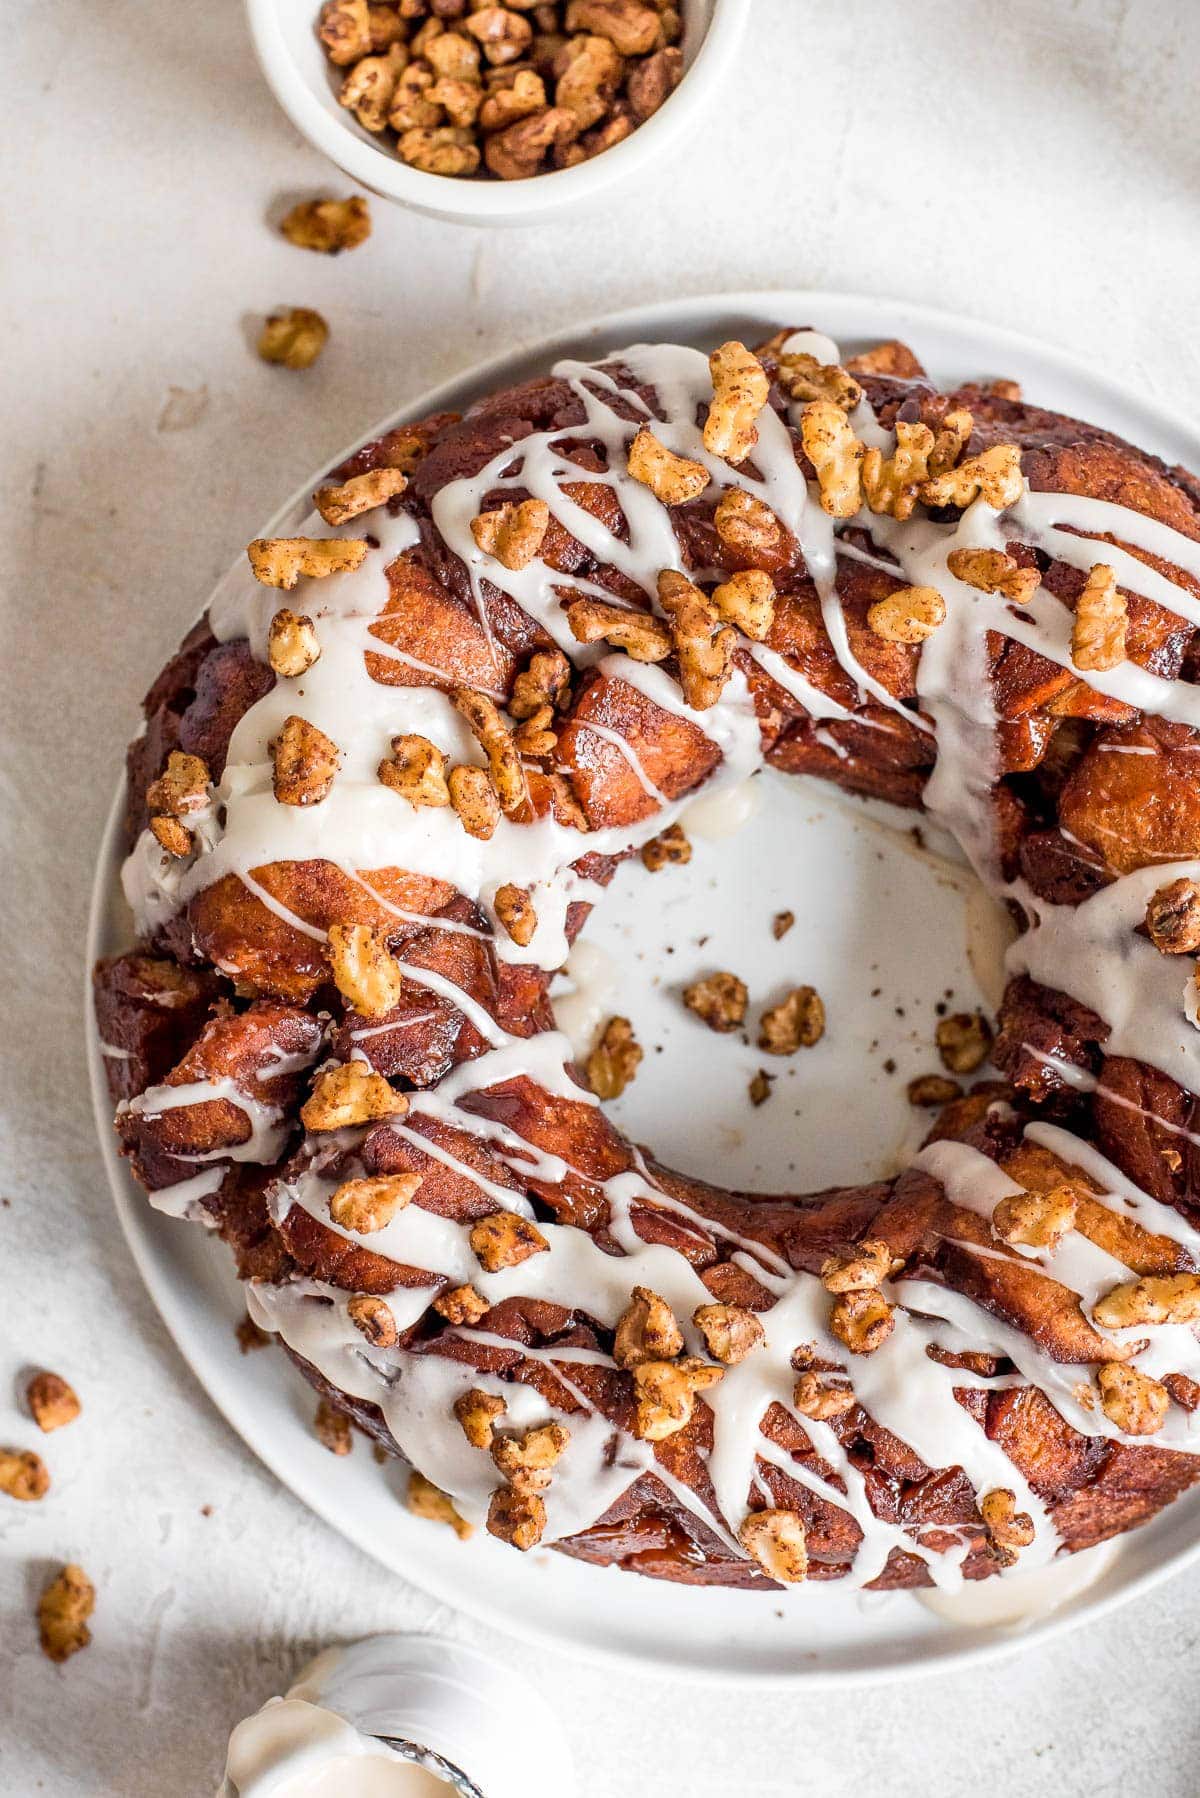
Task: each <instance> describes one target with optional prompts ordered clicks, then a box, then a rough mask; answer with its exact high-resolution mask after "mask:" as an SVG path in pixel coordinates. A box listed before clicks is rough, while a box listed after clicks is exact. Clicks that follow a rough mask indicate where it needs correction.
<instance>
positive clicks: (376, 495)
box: [313, 468, 408, 525]
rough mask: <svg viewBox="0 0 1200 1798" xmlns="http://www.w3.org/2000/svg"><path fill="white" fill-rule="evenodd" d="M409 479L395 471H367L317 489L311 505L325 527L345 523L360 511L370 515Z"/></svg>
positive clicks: (396, 492) (401, 488) (372, 469)
mask: <svg viewBox="0 0 1200 1798" xmlns="http://www.w3.org/2000/svg"><path fill="white" fill-rule="evenodd" d="M407 486H408V476H407V475H406V474H403V473H401V471H400V469H398V468H369V469H368V470H367V472H366V473H365V474H356V475H351V477H350V479H349V480H348V481H343V482H342V483H341V485H340V486H337V487H318V488H317V491H316V492H315V493H314V494H313V505H314V506H315V507H316V508H317V511H318V512H319V513H320V514H321V517H322V518H323V519H324V520H325V523H326V524H333V525H337V524H348V523H349V521H350V519H352V518H357V517H358V516H359V514H360V513H361V512H373V511H375V510H376V509H377V508H378V507H379V506H383V505H386V504H387V502H388V500H389V499H394V498H395V497H396V495H397V494H399V493H403V492H404V489H405V488H406V487H407Z"/></svg>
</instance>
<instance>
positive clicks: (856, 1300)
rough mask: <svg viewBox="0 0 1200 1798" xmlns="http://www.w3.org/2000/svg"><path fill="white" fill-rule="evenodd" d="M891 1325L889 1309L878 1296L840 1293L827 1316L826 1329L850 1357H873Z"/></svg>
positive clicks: (891, 1316) (893, 1316)
mask: <svg viewBox="0 0 1200 1798" xmlns="http://www.w3.org/2000/svg"><path fill="white" fill-rule="evenodd" d="M895 1324H896V1319H895V1314H894V1312H893V1310H892V1307H891V1306H890V1305H889V1304H888V1302H887V1300H886V1299H885V1298H884V1296H883V1294H882V1293H880V1292H843V1293H842V1294H841V1296H840V1297H839V1298H837V1299H836V1300H835V1301H834V1305H833V1309H832V1311H831V1312H830V1314H829V1328H830V1329H831V1330H832V1332H833V1334H834V1335H835V1336H836V1337H837V1339H838V1341H839V1342H841V1343H844V1344H845V1346H846V1347H847V1348H848V1349H849V1350H850V1353H851V1354H852V1355H873V1354H874V1353H875V1351H876V1349H880V1348H882V1347H883V1345H884V1343H885V1342H886V1341H887V1339H888V1337H889V1336H890V1335H891V1333H892V1331H893V1329H894V1328H895Z"/></svg>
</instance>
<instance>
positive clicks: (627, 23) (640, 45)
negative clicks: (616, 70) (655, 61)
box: [566, 0, 660, 56]
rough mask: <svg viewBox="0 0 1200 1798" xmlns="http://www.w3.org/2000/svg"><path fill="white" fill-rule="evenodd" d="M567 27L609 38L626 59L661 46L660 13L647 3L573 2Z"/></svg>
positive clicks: (617, 0) (633, 0) (615, 0)
mask: <svg viewBox="0 0 1200 1798" xmlns="http://www.w3.org/2000/svg"><path fill="white" fill-rule="evenodd" d="M566 25H567V30H568V31H592V32H595V34H596V35H597V37H606V38H608V39H609V41H610V42H611V43H612V44H613V45H614V47H615V48H616V49H617V50H618V51H619V52H620V54H621V55H622V56H646V55H648V54H649V52H650V51H651V50H654V49H656V48H657V46H658V41H659V29H660V19H659V11H658V8H657V7H656V6H648V5H646V4H645V3H644V0H569V4H568V6H567V19H566Z"/></svg>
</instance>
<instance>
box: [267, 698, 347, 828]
mask: <svg viewBox="0 0 1200 1798" xmlns="http://www.w3.org/2000/svg"><path fill="white" fill-rule="evenodd" d="M270 749H271V763H272V775H271V785H272V787H273V788H274V792H275V797H276V799H277V800H278V801H279V803H280V805H320V803H321V801H322V800H323V799H326V798H328V796H329V790H330V788H331V787H332V786H333V780H334V776H335V775H336V773H337V770H338V747H337V744H336V743H333V742H331V741H330V739H329V738H328V737H327V736H326V735H325V732H324V731H323V730H318V729H317V727H316V725H315V724H310V723H309V721H308V719H307V718H300V717H298V716H297V715H296V713H295V712H293V713H292V714H291V715H290V717H288V718H285V719H284V721H283V728H282V730H281V731H280V733H279V735H278V736H277V737H276V738H275V739H274V741H273V742H272V743H271V745H270Z"/></svg>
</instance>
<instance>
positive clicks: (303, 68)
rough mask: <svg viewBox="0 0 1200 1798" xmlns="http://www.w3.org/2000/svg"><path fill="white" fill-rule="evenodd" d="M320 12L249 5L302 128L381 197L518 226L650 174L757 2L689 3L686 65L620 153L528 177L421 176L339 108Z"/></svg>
mask: <svg viewBox="0 0 1200 1798" xmlns="http://www.w3.org/2000/svg"><path fill="white" fill-rule="evenodd" d="M320 7H321V0H246V11H247V14H248V17H249V21H250V34H251V37H252V39H253V41H254V48H255V52H256V54H257V56H258V60H259V64H260V66H261V68H262V71H263V74H264V75H265V76H266V78H267V82H268V84H269V86H270V88H271V91H272V92H273V94H274V95H275V98H276V99H277V100H278V102H279V104H280V106H282V108H283V110H284V112H285V113H286V114H287V116H288V118H289V119H290V120H291V121H292V123H293V125H295V127H296V129H297V131H299V132H300V133H301V134H302V135H303V136H304V137H306V138H307V139H308V141H309V142H310V143H311V144H313V145H314V146H315V147H316V148H317V149H318V150H320V151H321V152H322V153H323V154H324V155H326V156H328V157H329V158H330V160H331V161H332V162H335V163H336V164H337V165H338V167H339V168H340V169H344V170H345V172H346V174H347V175H349V176H351V177H352V178H353V179H354V180H355V181H357V182H359V183H360V184H361V185H362V186H363V187H365V188H368V189H369V190H370V191H371V193H373V194H378V195H379V196H380V198H381V199H385V200H395V201H397V202H398V203H399V204H400V205H402V206H411V207H412V208H413V209H414V211H416V212H424V213H427V214H429V216H430V217H432V218H440V219H449V220H452V221H454V222H456V223H458V224H464V225H521V224H530V223H534V222H537V221H540V220H542V219H545V218H548V217H550V216H551V215H553V214H555V213H561V212H563V211H564V210H566V209H567V208H571V207H575V208H581V207H583V206H586V205H587V204H588V203H589V202H590V201H591V200H592V199H593V198H594V197H595V196H596V195H597V194H598V193H599V192H600V191H601V190H602V189H603V188H606V187H609V186H611V185H612V184H613V183H615V182H617V181H619V180H621V179H622V177H624V176H627V175H632V174H635V173H636V172H637V171H638V170H639V169H640V170H642V171H643V173H644V172H645V170H646V169H647V168H648V167H649V165H650V164H651V163H652V162H653V161H654V159H655V158H656V157H657V156H658V154H659V152H660V151H661V150H662V149H663V148H664V147H665V146H666V145H667V144H668V143H670V141H671V139H672V138H674V137H675V136H677V135H678V133H679V132H680V131H681V129H682V128H683V127H684V125H685V124H686V123H687V122H688V120H689V119H690V120H691V121H692V123H693V125H694V124H696V123H697V122H698V120H699V119H700V117H701V116H702V115H703V113H704V110H705V108H706V107H708V106H716V105H718V104H719V94H718V88H719V85H720V83H721V78H722V76H723V75H724V74H725V73H726V72H727V70H728V67H729V64H730V61H731V60H732V58H733V56H734V54H735V52H736V50H737V45H738V40H739V37H740V35H741V31H742V27H743V25H744V24H745V22H746V17H747V14H748V13H749V10H750V0H683V3H682V8H681V10H682V12H683V17H684V38H683V53H684V64H685V69H684V76H683V80H682V81H681V82H680V84H679V86H678V87H677V88H676V89H675V92H674V93H673V94H672V95H671V97H670V99H669V100H667V101H666V103H665V104H664V105H663V106H661V107H660V108H659V110H658V111H657V112H656V113H655V114H654V115H653V117H652V118H649V119H647V121H646V123H645V124H644V125H639V127H638V129H637V130H636V131H635V132H633V134H632V135H631V136H630V137H627V138H626V139H625V141H624V142H623V143H620V144H617V145H616V146H615V147H614V148H613V149H611V150H605V151H604V152H603V154H602V155H599V156H596V157H593V158H592V160H591V161H590V162H583V163H580V164H579V166H578V167H577V168H571V169H556V170H554V171H553V172H552V173H551V174H547V175H534V176H531V177H530V179H529V180H527V181H490V180H489V181H470V180H462V179H458V178H456V177H454V176H449V175H424V174H422V173H421V172H420V170H419V169H411V168H409V167H408V166H407V165H406V164H405V163H403V162H401V161H400V159H399V157H398V156H397V155H396V154H395V151H394V150H392V149H391V148H390V147H388V145H387V144H385V143H384V142H382V141H381V140H380V139H377V138H375V137H372V135H371V134H370V132H367V131H364V130H363V129H362V127H361V126H360V125H359V123H358V121H357V119H356V118H355V117H354V115H353V113H351V112H349V111H347V110H346V108H345V107H342V106H339V105H338V100H337V86H338V77H339V75H340V71H338V70H334V69H332V68H331V65H330V64H329V62H328V61H327V60H326V57H325V54H324V51H323V50H322V48H321V45H320V43H319V41H318V39H317V34H316V26H317V16H318V13H319V11H320Z"/></svg>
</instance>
